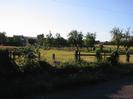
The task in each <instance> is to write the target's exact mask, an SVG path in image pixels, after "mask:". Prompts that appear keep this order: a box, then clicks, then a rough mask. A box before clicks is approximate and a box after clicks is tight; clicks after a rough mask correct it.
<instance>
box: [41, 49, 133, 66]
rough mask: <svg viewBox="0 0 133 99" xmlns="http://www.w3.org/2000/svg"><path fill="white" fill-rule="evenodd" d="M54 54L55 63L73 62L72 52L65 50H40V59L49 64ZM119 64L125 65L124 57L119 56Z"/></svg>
mask: <svg viewBox="0 0 133 99" xmlns="http://www.w3.org/2000/svg"><path fill="white" fill-rule="evenodd" d="M53 53H54V54H55V56H56V61H58V62H61V63H64V62H73V61H74V51H66V50H56V49H54V50H53V49H51V50H41V59H42V60H46V61H47V62H49V63H52V54H53ZM83 53H84V54H89V52H81V54H83ZM81 59H82V60H84V61H87V62H95V61H96V58H95V56H81ZM119 62H120V63H126V56H125V55H120V59H119ZM130 63H133V55H131V57H130Z"/></svg>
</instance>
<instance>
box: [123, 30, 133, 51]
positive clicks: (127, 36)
mask: <svg viewBox="0 0 133 99" xmlns="http://www.w3.org/2000/svg"><path fill="white" fill-rule="evenodd" d="M130 29H131V28H127V30H126V31H125V33H124V36H123V45H124V47H125V48H127V49H128V48H129V47H130V46H131V44H132V43H133V42H132V38H131V36H130V33H131V31H130Z"/></svg>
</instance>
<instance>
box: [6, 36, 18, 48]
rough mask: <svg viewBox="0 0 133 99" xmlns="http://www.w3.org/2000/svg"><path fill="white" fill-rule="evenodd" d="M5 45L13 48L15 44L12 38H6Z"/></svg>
mask: <svg viewBox="0 0 133 99" xmlns="http://www.w3.org/2000/svg"><path fill="white" fill-rule="evenodd" d="M6 45H8V46H15V45H16V42H15V40H14V38H13V37H7V43H6Z"/></svg>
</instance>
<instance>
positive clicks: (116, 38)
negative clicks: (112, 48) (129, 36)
mask: <svg viewBox="0 0 133 99" xmlns="http://www.w3.org/2000/svg"><path fill="white" fill-rule="evenodd" d="M111 34H112V41H113V42H115V44H116V45H117V49H119V46H120V44H121V40H122V37H123V30H122V29H120V28H119V27H114V28H113V29H112V30H111Z"/></svg>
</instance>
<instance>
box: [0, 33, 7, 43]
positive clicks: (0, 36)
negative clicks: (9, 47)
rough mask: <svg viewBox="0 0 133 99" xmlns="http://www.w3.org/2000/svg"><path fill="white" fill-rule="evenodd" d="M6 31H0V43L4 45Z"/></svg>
mask: <svg viewBox="0 0 133 99" xmlns="http://www.w3.org/2000/svg"><path fill="white" fill-rule="evenodd" d="M6 40H7V39H6V33H5V32H0V45H5V43H6Z"/></svg>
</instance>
